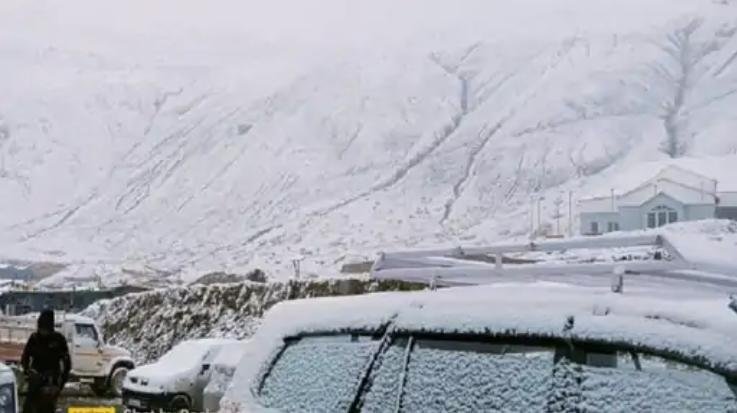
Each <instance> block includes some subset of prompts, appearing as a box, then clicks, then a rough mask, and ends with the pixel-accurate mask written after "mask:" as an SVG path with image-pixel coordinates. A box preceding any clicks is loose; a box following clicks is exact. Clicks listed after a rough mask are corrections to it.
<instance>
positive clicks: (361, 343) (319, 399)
mask: <svg viewBox="0 0 737 413" xmlns="http://www.w3.org/2000/svg"><path fill="white" fill-rule="evenodd" d="M378 347H379V340H373V339H371V338H370V337H367V336H351V335H341V336H330V337H308V338H302V339H299V340H297V341H294V342H291V343H289V344H288V345H287V347H286V348H285V349H284V351H283V352H282V354H281V355H280V356H279V358H278V359H277V360H276V362H275V364H274V365H273V367H272V368H271V371H270V372H269V373H268V374H267V375H266V377H265V378H264V380H263V383H262V385H261V390H260V398H261V402H262V403H263V404H264V406H266V407H270V408H276V409H279V410H281V411H285V412H306V411H310V412H346V411H348V409H349V407H350V405H351V403H352V402H353V399H354V397H355V394H356V392H357V390H358V387H359V384H360V382H361V378H362V377H363V375H364V374H365V370H366V367H367V365H368V361H369V360H370V358H371V356H372V355H373V354H374V353H375V352H376V351H377V350H378Z"/></svg>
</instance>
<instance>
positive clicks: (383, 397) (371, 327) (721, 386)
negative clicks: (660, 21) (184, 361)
mask: <svg viewBox="0 0 737 413" xmlns="http://www.w3.org/2000/svg"><path fill="white" fill-rule="evenodd" d="M633 277H635V276H633ZM637 277H638V278H637V282H635V281H630V280H629V279H628V284H627V287H626V289H625V290H624V293H622V294H617V293H613V292H611V290H610V287H609V285H608V281H606V280H603V281H602V280H600V279H597V278H591V279H586V280H584V281H585V282H582V283H581V284H586V285H581V284H579V285H571V284H562V283H552V282H532V283H527V284H525V283H521V282H514V283H498V284H490V285H484V286H473V287H455V288H448V289H441V290H437V291H423V292H415V293H410V292H399V293H382V294H372V295H366V296H355V297H335V298H319V299H310V300H297V301H290V302H283V303H280V304H278V305H276V306H275V307H274V308H273V309H272V310H271V311H270V312H269V313H268V314H267V315H266V317H265V319H264V322H263V324H262V326H261V327H260V329H259V331H258V332H257V333H256V334H255V335H254V336H253V337H252V339H251V342H250V343H249V346H248V348H247V349H246V352H245V354H244V356H243V358H242V359H241V362H240V364H239V366H238V369H237V370H236V373H235V376H234V378H233V381H232V383H231V385H230V387H229V388H228V390H227V392H226V394H225V397H224V398H223V400H222V402H221V411H225V412H258V411H266V410H268V411H283V412H305V411H319V412H345V411H362V412H387V411H395V412H443V411H454V412H481V411H485V412H489V411H549V412H570V411H596V412H608V411H648V412H676V411H678V412H686V411H693V412H729V411H737V401H736V399H735V383H737V346H736V345H735V343H737V314H735V312H733V311H732V310H731V309H730V308H729V297H728V296H726V295H725V294H724V292H723V290H724V287H723V286H717V287H707V286H704V285H702V284H699V283H693V282H687V281H684V280H663V279H655V278H650V277H647V276H645V275H639V276H637Z"/></svg>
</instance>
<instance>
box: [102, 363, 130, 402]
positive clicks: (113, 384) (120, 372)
mask: <svg viewBox="0 0 737 413" xmlns="http://www.w3.org/2000/svg"><path fill="white" fill-rule="evenodd" d="M129 371H130V369H129V368H128V367H126V366H116V367H113V371H112V373H110V377H108V380H107V381H108V387H109V391H110V393H112V395H113V396H115V397H120V396H122V395H123V382H124V381H125V377H126V376H127V375H128V372H129Z"/></svg>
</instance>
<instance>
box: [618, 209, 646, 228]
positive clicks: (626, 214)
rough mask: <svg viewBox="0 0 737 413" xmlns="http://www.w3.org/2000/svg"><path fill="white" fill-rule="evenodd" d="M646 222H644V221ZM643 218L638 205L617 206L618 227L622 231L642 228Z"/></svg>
mask: <svg viewBox="0 0 737 413" xmlns="http://www.w3.org/2000/svg"><path fill="white" fill-rule="evenodd" d="M645 224H646V222H645ZM643 225H644V223H643V218H642V215H641V214H640V208H639V207H621V208H619V227H620V229H622V231H634V230H636V229H642V228H643Z"/></svg>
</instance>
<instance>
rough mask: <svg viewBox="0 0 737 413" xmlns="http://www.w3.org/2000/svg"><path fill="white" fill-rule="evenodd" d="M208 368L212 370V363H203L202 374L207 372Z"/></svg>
mask: <svg viewBox="0 0 737 413" xmlns="http://www.w3.org/2000/svg"><path fill="white" fill-rule="evenodd" d="M208 370H210V365H209V364H203V365H202V369H201V370H200V374H205V373H207V371H208Z"/></svg>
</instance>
